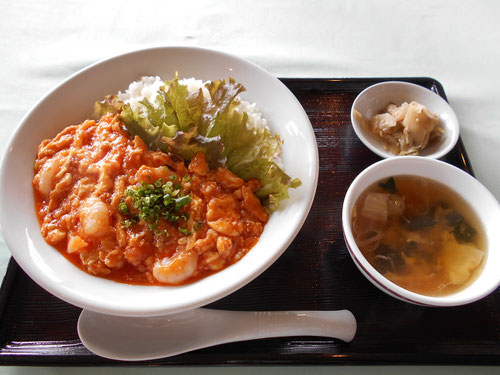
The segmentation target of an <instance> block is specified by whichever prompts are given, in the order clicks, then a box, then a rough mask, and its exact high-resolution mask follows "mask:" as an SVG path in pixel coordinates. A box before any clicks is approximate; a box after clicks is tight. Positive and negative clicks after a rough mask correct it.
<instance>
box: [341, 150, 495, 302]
mask: <svg viewBox="0 0 500 375" xmlns="http://www.w3.org/2000/svg"><path fill="white" fill-rule="evenodd" d="M398 175H414V176H422V177H427V178H429V179H432V180H434V181H437V182H440V183H442V184H444V185H446V186H448V187H449V188H451V189H453V190H454V191H455V192H457V193H458V194H459V195H460V196H462V197H463V198H464V199H465V200H466V201H467V202H468V203H469V204H470V206H471V207H472V208H473V209H474V211H475V212H476V214H477V216H478V217H479V219H480V221H481V223H482V225H483V228H484V230H485V233H486V237H487V242H488V247H487V251H486V253H487V255H486V259H485V260H484V262H485V264H484V267H483V270H482V271H481V273H480V275H479V276H478V277H477V279H476V280H475V281H474V282H473V283H472V284H471V285H469V286H468V287H466V288H465V289H463V290H461V291H459V292H457V293H454V294H450V295H447V296H442V297H430V296H424V295H421V294H417V293H414V292H410V291H409V290H406V289H404V288H402V287H400V286H398V285H396V284H394V283H393V282H391V281H389V280H388V279H387V278H385V277H384V276H383V275H382V274H380V273H379V272H378V271H377V270H376V269H375V268H374V267H373V266H372V265H371V264H370V263H369V262H368V261H367V260H366V258H365V257H364V256H363V254H362V253H361V251H360V250H359V248H358V246H357V244H356V241H355V240H354V236H353V234H352V227H351V215H352V210H353V207H354V204H355V203H356V201H357V199H358V197H359V196H360V194H361V193H363V191H364V190H365V189H366V188H367V187H368V186H370V185H371V184H373V183H375V182H376V181H379V180H383V179H387V178H389V177H391V176H398ZM498 228H500V205H499V204H498V202H497V200H496V199H495V197H494V196H493V195H492V194H491V193H490V192H489V191H488V190H487V189H486V188H485V187H484V186H483V185H482V184H481V183H480V182H479V181H478V180H476V179H475V178H474V177H472V176H471V175H469V174H468V173H466V172H464V171H462V170H461V169H459V168H457V167H455V166H453V165H451V164H448V163H445V162H443V161H439V160H434V159H430V158H422V157H418V156H397V157H394V158H390V159H384V160H381V161H379V162H377V163H375V164H372V165H371V166H369V167H368V168H366V169H365V170H364V171H362V172H361V173H360V174H359V175H358V176H357V177H356V178H355V179H354V181H353V182H352V184H351V185H350V187H349V189H348V190H347V193H346V195H345V199H344V204H343V208H342V229H343V232H344V239H345V242H346V245H347V248H348V251H349V254H350V255H351V257H352V259H353V260H354V263H355V264H356V266H357V267H358V268H359V270H360V271H361V273H362V274H363V275H364V276H365V277H366V278H367V279H368V280H369V281H370V282H371V283H372V284H373V285H375V286H376V287H377V288H379V289H380V290H382V291H383V292H385V293H387V294H389V295H391V296H393V297H395V298H398V299H400V300H402V301H406V302H410V303H413V304H417V305H424V306H458V305H465V304H468V303H471V302H474V301H477V300H479V299H481V298H483V297H485V296H487V295H488V294H490V293H492V292H493V291H494V290H495V289H496V288H498V286H500V272H498V265H499V264H500V231H499V230H498Z"/></svg>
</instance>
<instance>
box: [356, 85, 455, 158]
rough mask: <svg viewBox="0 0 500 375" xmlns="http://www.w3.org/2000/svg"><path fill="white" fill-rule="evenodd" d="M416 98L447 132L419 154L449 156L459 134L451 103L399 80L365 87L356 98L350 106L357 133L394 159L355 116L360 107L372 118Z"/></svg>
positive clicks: (365, 115)
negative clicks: (437, 117)
mask: <svg viewBox="0 0 500 375" xmlns="http://www.w3.org/2000/svg"><path fill="white" fill-rule="evenodd" d="M412 101H416V102H418V103H420V104H422V105H424V106H425V107H427V108H428V109H429V110H430V111H431V112H433V113H436V114H438V115H439V118H440V120H441V125H442V127H443V128H444V130H445V132H444V133H443V135H442V136H441V137H440V140H439V141H438V142H436V143H435V144H433V145H431V146H428V147H426V148H425V149H424V150H422V151H421V152H420V153H419V156H426V157H429V158H433V159H439V158H440V157H442V156H444V155H446V154H447V153H448V152H449V151H450V150H451V149H452V148H453V146H455V144H456V143H457V140H458V135H459V132H460V131H459V125H458V119H457V116H456V115H455V112H453V109H452V108H451V107H450V105H449V104H448V103H447V102H446V100H444V99H443V98H441V97H440V96H439V95H438V94H436V93H434V92H432V91H431V90H428V89H426V88H425V87H422V86H419V85H416V84H413V83H408V82H400V81H387V82H381V83H377V84H375V85H373V86H370V87H368V88H366V89H365V90H363V91H362V92H361V93H360V94H359V95H358V96H357V97H356V99H355V100H354V102H353V104H352V107H351V123H352V125H353V127H354V131H355V132H356V135H357V136H358V137H359V139H360V140H361V142H363V143H364V144H365V146H366V147H368V148H369V149H370V150H372V151H373V152H374V153H376V154H377V155H379V156H380V157H382V158H392V157H395V156H397V155H394V154H393V153H392V152H390V151H388V150H386V149H385V148H384V145H383V143H382V141H381V140H380V138H378V137H377V136H376V135H374V134H373V133H371V132H370V131H368V130H367V129H366V128H365V127H364V126H362V124H361V123H360V122H359V121H358V120H357V119H356V116H354V110H357V111H358V112H359V113H360V114H361V115H363V117H364V118H366V119H370V118H371V117H372V116H373V115H375V114H377V113H378V112H379V111H381V110H383V109H384V108H385V107H387V105H389V104H391V103H394V104H396V105H398V106H399V105H400V104H401V103H403V102H408V103H410V102H412Z"/></svg>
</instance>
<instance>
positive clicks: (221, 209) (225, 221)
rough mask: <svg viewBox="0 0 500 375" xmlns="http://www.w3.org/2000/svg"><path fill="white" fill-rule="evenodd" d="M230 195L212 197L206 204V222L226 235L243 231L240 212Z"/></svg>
mask: <svg viewBox="0 0 500 375" xmlns="http://www.w3.org/2000/svg"><path fill="white" fill-rule="evenodd" d="M236 208H237V205H236V201H235V199H234V198H233V197H232V196H231V195H226V196H224V197H222V198H213V199H212V200H211V201H210V202H208V205H207V223H208V225H209V226H210V227H211V228H212V229H215V230H216V231H217V232H219V233H223V234H225V235H227V236H238V235H239V234H240V233H241V232H242V231H243V223H242V222H241V221H240V217H241V216H240V214H239V213H238V212H237V211H236Z"/></svg>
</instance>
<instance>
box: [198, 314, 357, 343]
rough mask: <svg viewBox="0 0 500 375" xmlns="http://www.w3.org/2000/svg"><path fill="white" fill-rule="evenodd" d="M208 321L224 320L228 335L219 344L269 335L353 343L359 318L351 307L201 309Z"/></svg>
mask: <svg viewBox="0 0 500 375" xmlns="http://www.w3.org/2000/svg"><path fill="white" fill-rule="evenodd" d="M197 313H199V314H201V315H202V316H203V318H204V319H206V320H207V321H212V322H213V323H214V324H215V323H216V322H224V327H225V328H224V330H225V331H226V332H227V336H226V335H221V336H220V337H219V339H220V340H221V341H220V342H219V343H223V342H232V341H243V340H253V339H259V338H266V337H285V336H319V337H332V338H337V339H340V340H342V341H345V342H350V341H351V340H352V339H353V338H354V335H355V333H356V328H357V324H356V319H355V318H354V315H353V314H352V313H351V312H350V311H348V310H338V311H263V312H258V311H225V310H209V309H197ZM226 340H227V341H226Z"/></svg>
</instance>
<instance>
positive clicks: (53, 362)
mask: <svg viewBox="0 0 500 375" xmlns="http://www.w3.org/2000/svg"><path fill="white" fill-rule="evenodd" d="M278 79H279V80H280V81H282V82H283V83H284V84H285V85H286V86H287V87H288V88H289V89H290V90H291V91H293V89H294V88H295V89H296V90H300V89H304V90H310V89H312V88H313V87H310V86H325V87H326V86H329V85H331V84H332V82H342V83H343V84H352V85H353V86H355V85H357V87H355V91H359V89H360V87H359V85H360V84H363V85H366V87H368V86H370V85H372V84H375V83H378V82H383V81H405V82H412V83H416V84H419V85H422V86H424V87H427V88H429V89H431V90H432V91H434V92H436V93H437V94H438V95H440V96H441V97H443V99H445V100H446V101H448V99H447V97H446V93H445V91H444V88H443V86H442V84H441V83H440V82H439V81H438V80H436V79H435V78H433V77H425V76H415V77H412V76H408V77H352V78H351V77H345V78H338V77H335V78H334V77H329V78H327V77H325V78H317V77H312V78H308V77H282V78H280V77H278ZM294 86H295V87H294ZM328 89H330V91H336V90H332V87H331V86H330V87H328ZM339 91H342V92H346V90H345V87H344V88H343V90H339ZM454 149H456V150H457V152H458V153H459V155H460V156H461V161H462V162H463V165H460V166H458V167H459V168H462V169H463V170H465V171H466V172H467V173H469V174H471V175H472V176H474V171H473V168H472V165H471V163H470V160H469V157H468V155H467V151H466V149H465V147H464V144H463V141H462V138H461V136H459V139H458V142H457V144H456V145H455V147H454ZM19 272H23V271H22V269H21V268H20V267H19V265H18V264H17V263H16V261H15V260H14V259H13V258H12V257H11V258H10V259H9V263H8V266H7V269H6V272H5V276H4V278H3V280H2V284H1V287H0V325H3V321H4V318H5V314H6V312H7V305H8V304H7V301H8V300H9V297H10V295H11V292H12V290H13V284H14V280H15V278H16V276H17V275H18V274H19ZM26 277H27V276H26ZM28 278H29V277H28ZM0 329H1V331H0V334H1V336H0V365H15V366H25V365H27V366H40V365H42V366H44V365H45V366H72V365H78V366H99V365H103V366H109V365H123V366H125V365H129V366H130V365H132V366H138V365H139V366H140V365H158V364H161V365H162V366H168V367H170V366H186V363H185V362H183V361H182V360H180V361H175V360H173V361H172V360H170V361H169V363H161V361H162V360H161V359H160V360H155V361H144V362H135V363H128V362H119V361H112V360H107V359H103V358H100V357H98V356H96V355H93V354H92V353H90V352H89V354H86V355H61V354H60V353H59V354H57V353H56V354H50V353H46V354H26V353H10V352H8V351H6V350H5V343H6V338H5V337H3V336H4V331H5V329H2V328H1V326H0ZM75 329H76V322H75ZM264 340H273V339H264ZM296 341H300V340H299V339H297V340H296ZM47 342H57V340H54V341H51V340H47ZM65 342H67V343H69V341H65ZM80 344H81V343H80ZM226 345H231V344H226ZM40 346H41V345H40ZM202 357H203V356H202ZM361 357H366V358H359V356H358V357H357V358H355V359H353V358H350V357H349V356H347V357H346V358H330V359H329V360H328V359H325V358H322V361H318V358H317V357H314V355H307V354H306V355H304V354H294V358H290V359H289V360H283V359H280V360H276V361H262V360H259V359H251V358H248V359H246V360H245V361H231V362H225V361H218V362H217V361H215V362H214V361H212V362H211V365H212V366H213V365H216V366H220V365H249V366H251V365H290V364H300V365H349V364H351V365H352V364H356V365H374V364H376V365H407V364H426V365H430V364H455V365H456V364H462V365H471V364H473V365H500V356H497V355H495V354H471V355H468V358H464V356H463V355H460V354H448V355H447V358H443V354H438V355H436V358H429V357H426V358H425V360H424V361H422V362H421V361H419V360H417V359H416V358H408V357H409V355H408V354H401V355H395V357H399V359H396V360H394V361H387V360H383V359H382V360H377V359H374V358H375V357H376V356H374V355H373V354H371V353H367V354H365V355H364V356H363V355H362V356H361ZM405 357H406V358H405ZM438 357H439V358H438ZM172 358H175V357H172ZM458 358H460V362H457V359H458ZM89 359H91V361H89ZM193 365H194V366H199V365H203V360H202V361H201V362H200V363H199V364H198V363H194V364H193Z"/></svg>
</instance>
